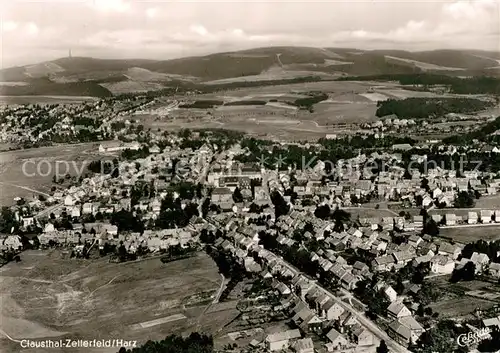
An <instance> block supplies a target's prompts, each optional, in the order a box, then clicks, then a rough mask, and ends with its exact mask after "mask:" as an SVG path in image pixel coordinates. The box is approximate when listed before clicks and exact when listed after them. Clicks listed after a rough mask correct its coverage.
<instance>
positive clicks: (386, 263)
mask: <svg viewBox="0 0 500 353" xmlns="http://www.w3.org/2000/svg"><path fill="white" fill-rule="evenodd" d="M395 264H396V262H395V259H394V257H393V256H392V255H384V256H379V257H376V258H375V259H374V260H373V261H372V263H371V266H372V270H373V271H376V272H385V271H390V270H391V269H392V268H393V267H394V265H395Z"/></svg>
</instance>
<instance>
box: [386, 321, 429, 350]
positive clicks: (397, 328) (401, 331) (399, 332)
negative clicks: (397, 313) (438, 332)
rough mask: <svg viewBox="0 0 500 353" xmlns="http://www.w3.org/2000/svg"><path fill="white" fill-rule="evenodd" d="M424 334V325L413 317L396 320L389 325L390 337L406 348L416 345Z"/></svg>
mask: <svg viewBox="0 0 500 353" xmlns="http://www.w3.org/2000/svg"><path fill="white" fill-rule="evenodd" d="M424 332H425V330H424V328H423V327H422V325H420V324H419V323H418V322H417V321H416V320H415V319H414V318H413V316H405V317H401V318H399V319H397V320H394V321H393V322H392V323H391V324H390V325H389V330H388V334H389V336H390V337H391V338H393V339H394V340H395V341H396V342H398V343H400V344H402V345H404V346H408V345H410V344H415V343H416V342H417V341H418V339H419V338H420V336H421V335H422V334H423V333H424Z"/></svg>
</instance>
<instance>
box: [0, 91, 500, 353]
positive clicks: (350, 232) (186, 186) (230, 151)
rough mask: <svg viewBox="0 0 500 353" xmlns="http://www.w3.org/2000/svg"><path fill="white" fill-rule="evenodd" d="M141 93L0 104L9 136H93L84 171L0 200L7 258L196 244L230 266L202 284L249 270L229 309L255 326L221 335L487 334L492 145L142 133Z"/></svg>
mask: <svg viewBox="0 0 500 353" xmlns="http://www.w3.org/2000/svg"><path fill="white" fill-rule="evenodd" d="M152 102H153V103H154V99H151V98H146V97H139V98H135V99H132V100H131V101H127V100H125V101H123V100H116V101H114V100H113V99H107V100H103V101H97V102H94V103H91V104H85V105H82V106H78V108H77V107H73V106H62V105H61V106H59V105H52V106H46V107H43V106H33V105H30V106H15V107H10V106H9V107H8V108H5V109H4V110H3V112H2V120H1V121H2V139H3V140H4V141H9V142H10V141H16V139H18V136H22V138H23V140H22V142H23V144H25V145H24V147H38V146H43V145H44V144H47V143H68V142H70V141H72V142H80V143H81V142H91V141H92V142H96V144H94V147H92V149H91V153H89V154H88V156H87V157H88V158H91V160H90V161H89V160H86V162H87V163H86V164H84V167H85V168H84V173H82V174H80V175H71V174H60V175H57V174H56V175H54V176H53V180H52V183H51V184H52V187H51V191H50V194H49V195H43V194H37V193H33V195H31V196H30V197H17V198H16V199H15V200H14V201H15V204H13V205H12V206H9V207H4V208H3V209H2V214H1V224H0V226H1V231H2V239H1V242H0V246H1V251H2V261H3V264H8V263H11V262H20V263H22V262H23V251H25V250H36V249H39V250H38V251H43V249H45V250H47V249H58V250H61V251H63V253H67V254H68V255H67V256H68V257H70V258H72V259H75V261H76V259H86V261H93V260H95V259H97V258H102V257H109V261H114V262H118V263H124V264H126V263H128V262H131V261H132V262H133V261H137V260H138V259H148V258H155V257H156V256H160V257H161V258H162V261H164V262H166V263H168V262H170V261H175V260H176V259H177V258H178V257H179V256H180V257H182V258H184V257H185V256H191V255H192V254H194V253H197V252H198V253H199V252H206V253H207V254H209V255H210V256H211V257H212V258H213V259H214V261H215V262H216V263H217V265H218V268H219V271H220V273H221V275H222V276H223V278H224V279H225V280H223V288H224V291H223V292H222V298H220V293H219V297H215V299H214V300H216V301H218V300H220V301H222V300H223V299H224V297H227V296H228V295H231V293H232V292H234V291H235V288H236V287H237V286H238V284H239V283H241V282H244V283H253V284H254V285H255V283H259V286H260V289H259V290H257V291H256V292H255V293H253V294H246V296H245V297H244V300H243V298H240V299H239V300H240V301H242V302H243V301H244V302H245V307H244V308H239V310H240V311H242V313H243V316H244V317H246V319H245V320H244V321H246V322H247V323H253V324H252V325H251V326H249V325H247V326H246V329H245V330H247V331H248V330H249V329H250V328H252V329H256V328H258V327H261V329H262V328H265V330H264V331H265V332H266V334H265V335H262V334H255V332H253V333H252V332H247V331H245V330H244V329H242V330H240V331H238V332H237V333H235V332H233V333H229V334H228V336H231V335H232V337H235V336H238V335H244V336H245V337H246V336H248V337H250V338H251V339H250V340H237V339H234V340H233V343H229V344H228V346H227V347H226V348H224V351H241V352H251V351H253V352H262V351H282V350H287V349H293V350H294V351H296V352H300V353H311V352H315V351H317V352H324V351H337V352H365V351H366V352H368V351H373V352H375V351H376V352H388V351H393V352H409V351H412V352H460V351H463V352H467V351H469V350H468V349H470V348H471V347H468V346H467V347H465V346H462V345H460V342H459V341H457V340H456V337H458V336H460V335H462V334H467V333H468V332H470V331H471V332H476V331H479V330H483V329H488V330H491V334H490V335H489V336H487V337H486V338H485V339H484V340H482V341H480V342H479V341H478V342H476V343H475V345H476V348H479V349H480V351H494V350H497V349H498V342H499V336H498V332H499V331H500V305H498V291H495V290H494V288H498V284H499V281H500V242H499V241H498V237H497V234H498V229H499V227H500V203H497V204H495V202H494V201H495V200H499V199H498V195H497V192H499V190H500V177H499V174H498V173H499V171H500V168H497V166H500V164H498V161H500V157H499V156H500V154H499V152H500V150H499V149H498V147H496V146H492V145H489V144H488V142H487V141H486V140H484V139H481V138H480V136H479V135H478V136H477V138H475V139H474V140H473V141H471V143H470V144H468V145H463V144H461V143H454V142H453V141H452V139H450V141H449V142H443V141H438V140H436V141H434V140H427V141H423V142H422V141H420V142H419V141H414V140H412V139H410V138H400V137H397V133H396V134H391V133H390V131H389V132H387V131H386V132H385V135H380V134H379V131H378V130H373V131H372V132H371V133H370V135H366V133H360V134H356V135H347V136H341V135H338V136H337V135H335V136H332V135H326V136H325V137H324V138H321V139H319V140H318V141H317V142H315V143H313V142H296V143H288V142H282V141H281V142H278V141H271V140H268V139H266V140H260V139H258V138H255V137H253V136H247V135H245V134H243V133H239V132H234V131H229V130H223V129H208V130H197V129H192V130H189V129H182V130H180V131H177V132H175V131H172V132H165V131H154V130H153V129H145V128H144V126H142V125H141V124H140V122H139V121H137V120H134V119H132V118H130V116H131V115H133V112H134V111H135V110H140V109H144V107H145V105H147V104H152ZM39 114H44V115H45V114H47V115H46V116H47V118H45V119H42V120H41V121H40V120H39V119H38V120H37V118H36V117H38V116H39ZM75 116H76V118H74V117H75ZM72 117H73V118H72ZM487 124H490V125H495V124H498V122H497V121H496V120H494V121H490V122H487ZM410 125H412V124H410ZM384 130H385V129H384ZM470 133H471V134H473V133H475V130H474V131H473V132H470ZM109 140H111V141H109ZM342 146H343V147H342ZM87 157H86V158H87ZM32 162H33V165H35V164H36V163H37V162H36V161H32ZM11 168H12V167H11ZM474 234H478V236H475V235H474ZM186 254H187V255H186ZM190 254H191V255H190ZM466 283H476V286H475V287H474V288H472V289H470V288H469V287H468V286H467V285H466ZM481 283H483V285H481ZM461 284H463V285H461ZM495 286H496V287H495ZM487 287H489V289H486V288H487ZM464 288H465V289H464ZM457 291H458V293H459V294H457ZM460 295H461V296H462V297H460V300H462V299H463V297H466V298H469V299H466V300H468V302H467V304H465V305H464V303H463V302H462V303H460V304H456V305H458V306H464V307H461V308H459V309H458V312H454V310H455V309H457V308H454V307H453V305H454V304H453V303H454V302H456V301H458V299H457V298H458V297H459V296H460ZM441 300H443V305H442V306H440V305H439V302H440V301H441ZM434 303H436V305H435V304H434ZM450 303H451V304H450ZM475 303H476V304H477V306H475V305H476V304H475ZM464 310H465V311H464ZM278 322H280V324H279V325H278ZM273 326H276V327H275V328H279V330H276V329H275V330H273V329H272V328H273ZM242 327H243V328H245V326H244V325H243V326H242ZM245 332H246V333H245ZM488 332H490V331H488ZM240 341H241V342H240ZM247 341H248V342H247ZM229 346H230V348H229ZM477 346H479V347H477ZM495 347H496V348H495Z"/></svg>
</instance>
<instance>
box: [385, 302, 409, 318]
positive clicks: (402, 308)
mask: <svg viewBox="0 0 500 353" xmlns="http://www.w3.org/2000/svg"><path fill="white" fill-rule="evenodd" d="M387 315H388V316H389V317H392V318H395V319H398V318H401V317H405V316H411V311H410V309H408V308H407V307H406V305H404V304H403V303H402V302H400V301H395V302H393V303H391V304H389V306H388V307H387Z"/></svg>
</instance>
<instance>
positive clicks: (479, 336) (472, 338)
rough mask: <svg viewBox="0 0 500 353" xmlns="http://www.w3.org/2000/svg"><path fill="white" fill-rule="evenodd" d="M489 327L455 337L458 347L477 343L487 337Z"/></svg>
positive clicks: (489, 330) (489, 331)
mask: <svg viewBox="0 0 500 353" xmlns="http://www.w3.org/2000/svg"><path fill="white" fill-rule="evenodd" d="M490 333H491V329H489V328H487V327H486V328H483V329H480V330H477V331H474V332H469V333H463V334H461V335H460V336H458V338H457V343H458V345H459V346H460V347H467V346H471V345H473V344H476V343H479V342H481V341H483V340H485V339H487V338H488V337H489V335H490Z"/></svg>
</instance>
